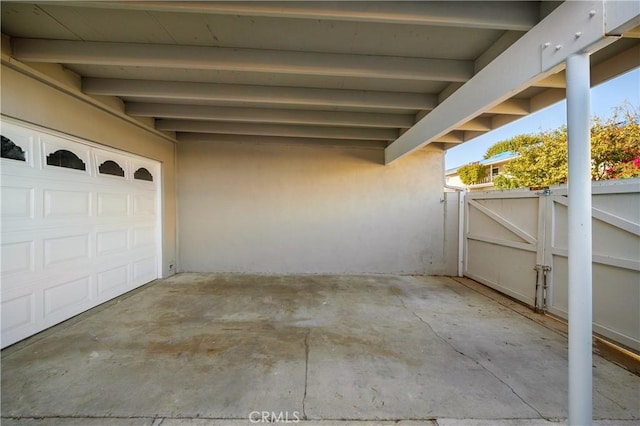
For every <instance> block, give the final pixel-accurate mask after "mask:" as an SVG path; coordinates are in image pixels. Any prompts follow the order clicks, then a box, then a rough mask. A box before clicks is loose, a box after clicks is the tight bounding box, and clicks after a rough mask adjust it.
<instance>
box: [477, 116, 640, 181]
mask: <svg viewBox="0 0 640 426" xmlns="http://www.w3.org/2000/svg"><path fill="white" fill-rule="evenodd" d="M525 137H526V139H524V138H525ZM517 138H523V139H521V140H520V143H517V142H515V141H513V139H517ZM513 139H511V140H508V141H504V144H501V143H498V144H496V145H494V146H498V148H495V149H494V150H493V151H491V153H493V152H496V151H498V150H500V149H502V148H503V147H504V146H509V147H510V150H511V151H513V152H515V153H517V154H519V157H517V158H515V159H513V160H511V161H510V162H509V163H508V164H507V165H506V166H505V172H504V174H502V175H501V176H499V177H497V178H494V185H495V186H496V187H497V188H500V189H509V188H540V187H547V186H550V185H556V184H560V183H565V182H566V181H567V176H568V167H567V158H568V157H567V129H566V127H561V128H559V129H556V130H553V131H549V132H543V133H540V134H538V135H525V136H520V137H516V138H513ZM534 141H535V142H534ZM492 148H493V147H491V148H489V150H491V149H492ZM489 154H490V152H489V151H487V154H486V155H489ZM493 155H495V154H493ZM591 159H592V161H591V163H592V168H591V174H592V178H593V179H594V180H603V179H622V178H629V177H640V114H639V113H638V111H636V110H634V109H633V108H631V107H630V106H628V105H625V106H624V107H621V108H618V109H616V110H615V113H614V114H613V116H612V117H611V118H609V119H607V120H602V119H600V118H598V117H596V118H595V119H594V125H593V127H592V128H591Z"/></svg>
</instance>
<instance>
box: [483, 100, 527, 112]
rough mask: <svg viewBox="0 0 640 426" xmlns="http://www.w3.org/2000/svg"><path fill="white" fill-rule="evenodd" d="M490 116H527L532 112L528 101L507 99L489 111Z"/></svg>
mask: <svg viewBox="0 0 640 426" xmlns="http://www.w3.org/2000/svg"><path fill="white" fill-rule="evenodd" d="M487 112H488V113H490V114H507V115H527V114H529V113H530V112H531V110H530V108H529V100H528V99H515V98H511V99H507V100H506V101H504V102H501V103H499V104H498V105H496V106H494V107H493V108H489V109H488V110H487Z"/></svg>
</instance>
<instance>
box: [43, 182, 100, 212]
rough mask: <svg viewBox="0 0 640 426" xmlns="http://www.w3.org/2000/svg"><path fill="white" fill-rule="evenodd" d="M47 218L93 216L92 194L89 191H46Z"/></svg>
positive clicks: (45, 210)
mask: <svg viewBox="0 0 640 426" xmlns="http://www.w3.org/2000/svg"><path fill="white" fill-rule="evenodd" d="M44 215H45V217H60V216H63V217H68V216H86V217H89V216H90V215H91V193H90V192H88V191H62V190H56V189H45V190H44Z"/></svg>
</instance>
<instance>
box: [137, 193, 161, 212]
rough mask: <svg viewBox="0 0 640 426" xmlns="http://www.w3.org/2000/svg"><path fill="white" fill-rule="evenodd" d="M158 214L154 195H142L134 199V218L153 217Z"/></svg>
mask: <svg viewBox="0 0 640 426" xmlns="http://www.w3.org/2000/svg"><path fill="white" fill-rule="evenodd" d="M155 213H156V200H155V197H154V196H153V195H149V194H140V195H134V197H133V215H134V216H153V215H155Z"/></svg>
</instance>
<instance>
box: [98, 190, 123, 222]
mask: <svg viewBox="0 0 640 426" xmlns="http://www.w3.org/2000/svg"><path fill="white" fill-rule="evenodd" d="M97 213H98V216H102V217H104V216H127V215H128V214H129V195H128V194H126V193H98V211H97Z"/></svg>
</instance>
